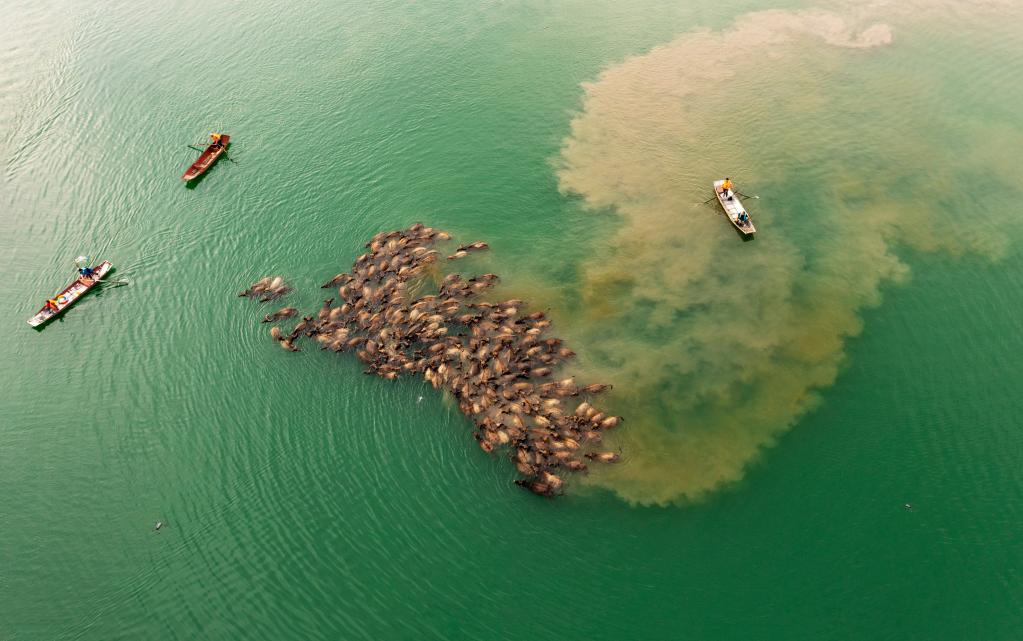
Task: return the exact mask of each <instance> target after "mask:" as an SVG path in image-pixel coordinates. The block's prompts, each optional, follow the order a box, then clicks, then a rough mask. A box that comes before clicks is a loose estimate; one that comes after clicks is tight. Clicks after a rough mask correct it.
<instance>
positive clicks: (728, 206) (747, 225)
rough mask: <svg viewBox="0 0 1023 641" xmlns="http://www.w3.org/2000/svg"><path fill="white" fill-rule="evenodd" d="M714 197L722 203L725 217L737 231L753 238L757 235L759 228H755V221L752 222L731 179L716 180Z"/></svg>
mask: <svg viewBox="0 0 1023 641" xmlns="http://www.w3.org/2000/svg"><path fill="white" fill-rule="evenodd" d="M714 195H715V196H717V199H718V202H719V203H721V208H722V209H724V210H725V216H726V217H727V218H728V220H729V222H731V223H732V224H733V225H734V226H735V228H736V229H738V230H739V231H740V232H741V233H742V234H743V235H744V236H752V235H753V234H755V233H757V228H756V227H754V226H753V221H752V220H750V217H749V212H748V211H746V208H745V207H744V206H743V204H742V201H741V200H739V196H738V193H737V192H736V191H735V188H734V187H733V186H732V179H731V178H725V179H724V180H715V181H714Z"/></svg>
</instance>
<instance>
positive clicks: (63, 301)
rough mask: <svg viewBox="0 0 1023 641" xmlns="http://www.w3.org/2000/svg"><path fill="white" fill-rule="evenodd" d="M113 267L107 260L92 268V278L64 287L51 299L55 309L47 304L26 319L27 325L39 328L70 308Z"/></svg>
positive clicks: (80, 279)
mask: <svg viewBox="0 0 1023 641" xmlns="http://www.w3.org/2000/svg"><path fill="white" fill-rule="evenodd" d="M112 267H113V265H111V264H110V261H109V260H105V261H103V262H102V263H100V264H99V265H96V266H95V267H93V268H92V271H93V274H92V278H84V277H82V278H76V279H75V282H73V283H71V284H70V285H68V286H67V287H65V288H64V289H63V290H61V292H60V293H59V294H57V295H56V296H54V297H53V299H52V300H53V302H55V303H56V308H54V306H53V305H50V304H49V303H47V304H46V305H44V306H43V308H42V309H40V310H39V311H38V312H36V315H35V316H33V317H32V318H30V319H28V324H29V325H31V326H32V327H39V326H40V325H42V324H43V323H46V322H47V321H49V320H51V319H52V318H54V317H55V316H57V315H58V314H60V313H61V312H63V311H64V310H65V309H67V308H68V307H71V305H73V304H74V303H75V301H77V300H78V299H79V298H81V297H82V296H83V295H84V294H85V292H87V291H89V290H90V289H92V288H93V287H95V286H96V285H97V284H98V283H99V281H100V279H102V278H103V277H104V276H106V275H107V272H109V271H110V269H111V268H112Z"/></svg>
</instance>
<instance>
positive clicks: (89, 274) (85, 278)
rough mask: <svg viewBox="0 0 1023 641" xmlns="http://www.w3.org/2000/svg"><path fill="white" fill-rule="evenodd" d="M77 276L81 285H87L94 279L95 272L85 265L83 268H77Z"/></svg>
mask: <svg viewBox="0 0 1023 641" xmlns="http://www.w3.org/2000/svg"><path fill="white" fill-rule="evenodd" d="M78 274H79V276H80V278H79V280H81V281H82V284H83V285H88V284H89V283H90V282H92V281H93V280H94V279H95V277H96V270H94V269H93V268H92V267H89V266H88V265H85V266H83V267H79V268H78Z"/></svg>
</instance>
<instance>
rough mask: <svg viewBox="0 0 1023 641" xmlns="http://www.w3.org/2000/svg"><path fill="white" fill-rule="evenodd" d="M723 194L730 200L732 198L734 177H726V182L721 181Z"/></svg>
mask: <svg viewBox="0 0 1023 641" xmlns="http://www.w3.org/2000/svg"><path fill="white" fill-rule="evenodd" d="M721 194H722V195H723V196H724V197H725V198H727V199H728V200H731V199H732V179H731V178H725V182H723V183H721Z"/></svg>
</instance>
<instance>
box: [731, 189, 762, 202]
mask: <svg viewBox="0 0 1023 641" xmlns="http://www.w3.org/2000/svg"><path fill="white" fill-rule="evenodd" d="M735 193H737V194H739V195H740V196H742V197H743V198H752V199H754V200H760V196H756V195H754V196H747V195H746V194H744V193H742V192H741V191H738V190H737V191H736V192H735Z"/></svg>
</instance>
